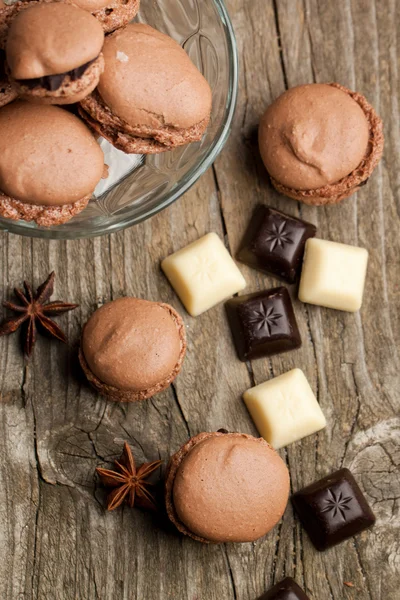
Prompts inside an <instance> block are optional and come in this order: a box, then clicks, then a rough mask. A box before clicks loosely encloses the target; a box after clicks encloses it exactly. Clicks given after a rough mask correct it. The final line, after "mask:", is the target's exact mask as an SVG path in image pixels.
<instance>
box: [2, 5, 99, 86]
mask: <svg viewBox="0 0 400 600" xmlns="http://www.w3.org/2000/svg"><path fill="white" fill-rule="evenodd" d="M103 42H104V32H103V29H102V27H101V25H100V23H99V22H98V21H97V20H96V19H95V18H94V17H93V16H92V15H91V14H90V13H88V12H87V11H85V10H82V9H80V8H78V7H76V6H73V5H70V4H64V3H63V2H55V3H53V4H48V3H44V4H36V3H35V5H33V6H30V7H29V8H26V9H25V10H23V11H21V12H20V13H19V14H17V15H16V17H15V18H14V19H13V21H12V23H11V26H10V29H9V33H8V38H7V43H6V53H7V62H8V65H9V67H10V72H11V75H12V77H13V78H14V79H35V78H38V77H44V76H46V75H55V74H58V73H65V72H67V71H70V70H72V69H74V68H76V67H79V66H81V65H84V64H86V63H87V62H89V61H91V60H93V59H95V58H96V57H97V56H98V55H99V54H100V52H101V48H102V46H103Z"/></svg>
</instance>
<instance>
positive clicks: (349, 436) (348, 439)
mask: <svg viewBox="0 0 400 600" xmlns="http://www.w3.org/2000/svg"><path fill="white" fill-rule="evenodd" d="M342 364H344V363H342ZM346 364H347V363H346ZM348 365H349V367H350V369H351V374H352V377H353V384H354V390H355V392H356V400H357V408H356V412H355V415H354V417H353V421H352V423H351V427H350V433H349V435H348V438H347V441H346V443H345V445H344V450H343V456H342V460H341V461H340V465H341V466H342V467H343V464H344V461H345V458H346V454H347V450H348V448H349V445H350V444H351V442H352V440H353V434H354V431H355V429H356V425H357V423H358V419H359V416H360V411H361V399H360V393H359V388H358V384H357V380H356V376H355V373H354V364H353V363H348Z"/></svg>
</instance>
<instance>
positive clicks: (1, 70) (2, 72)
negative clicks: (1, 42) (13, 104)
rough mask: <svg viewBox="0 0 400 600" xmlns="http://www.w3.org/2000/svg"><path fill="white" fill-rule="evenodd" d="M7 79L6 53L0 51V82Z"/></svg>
mask: <svg viewBox="0 0 400 600" xmlns="http://www.w3.org/2000/svg"><path fill="white" fill-rule="evenodd" d="M3 79H7V77H6V53H5V52H4V50H0V81H3Z"/></svg>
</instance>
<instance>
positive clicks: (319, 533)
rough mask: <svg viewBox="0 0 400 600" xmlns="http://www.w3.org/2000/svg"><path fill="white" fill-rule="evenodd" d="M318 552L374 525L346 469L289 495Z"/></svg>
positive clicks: (370, 512) (361, 496) (370, 514)
mask: <svg viewBox="0 0 400 600" xmlns="http://www.w3.org/2000/svg"><path fill="white" fill-rule="evenodd" d="M292 503H293V506H294V508H295V510H296V512H297V514H298V515H299V517H300V520H301V522H302V524H303V527H304V528H305V530H306V531H307V533H308V535H309V537H310V539H311V541H312V543H313V544H314V546H315V547H316V548H317V550H326V549H327V548H330V547H331V546H334V545H336V544H339V543H340V542H343V541H344V540H346V539H347V538H349V537H351V536H353V535H355V534H357V533H360V532H361V531H363V530H364V529H367V528H368V527H371V525H373V524H374V523H375V516H374V513H373V512H372V510H371V508H370V506H369V504H368V502H367V500H366V499H365V497H364V495H363V493H362V491H361V490H360V488H359V486H358V484H357V482H356V480H355V479H354V477H353V475H352V474H351V472H350V471H349V469H339V471H335V472H334V473H332V474H331V475H328V476H327V477H324V478H323V479H321V480H320V481H317V482H315V483H313V484H311V485H309V486H307V487H305V488H304V489H302V490H300V491H299V492H296V493H295V494H294V495H293V496H292Z"/></svg>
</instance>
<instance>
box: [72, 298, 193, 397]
mask: <svg viewBox="0 0 400 600" xmlns="http://www.w3.org/2000/svg"><path fill="white" fill-rule="evenodd" d="M81 348H82V351H83V354H84V357H85V359H86V362H87V364H88V366H89V368H90V370H91V371H92V372H93V373H94V374H95V375H96V376H97V377H98V379H99V380H100V381H102V382H104V383H105V384H107V385H110V386H113V387H115V388H117V389H119V390H131V391H143V390H146V389H149V388H152V387H154V386H155V385H157V384H158V383H160V382H162V381H163V380H165V379H167V378H168V377H169V376H170V375H171V373H172V372H173V371H174V369H175V367H176V364H177V363H178V361H179V357H180V354H181V337H180V333H179V329H178V326H177V324H176V322H175V321H174V319H173V317H172V316H171V313H170V312H169V311H168V310H167V305H165V304H162V303H159V302H150V301H149V300H140V299H138V298H120V299H118V300H114V301H113V302H109V303H107V304H105V305H104V306H102V307H101V308H99V309H98V310H96V312H95V313H93V315H92V316H91V318H90V319H89V321H88V322H87V323H86V325H85V328H84V331H83V335H82V342H81Z"/></svg>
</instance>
